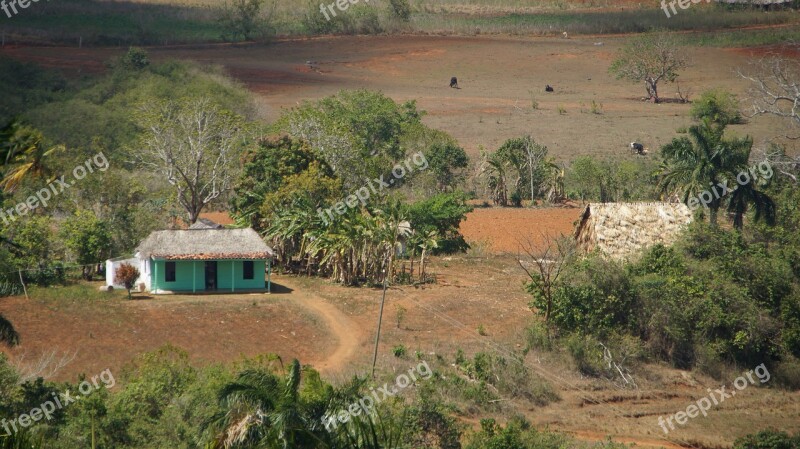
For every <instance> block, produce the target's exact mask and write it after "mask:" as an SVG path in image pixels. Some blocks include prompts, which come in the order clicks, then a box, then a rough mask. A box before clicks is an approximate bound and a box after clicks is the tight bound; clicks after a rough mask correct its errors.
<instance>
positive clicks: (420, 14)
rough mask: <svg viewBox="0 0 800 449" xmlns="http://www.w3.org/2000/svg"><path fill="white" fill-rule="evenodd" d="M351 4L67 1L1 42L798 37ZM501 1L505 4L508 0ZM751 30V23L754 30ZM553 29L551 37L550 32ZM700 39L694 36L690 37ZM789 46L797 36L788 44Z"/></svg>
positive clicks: (744, 16)
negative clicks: (656, 34) (333, 12)
mask: <svg viewBox="0 0 800 449" xmlns="http://www.w3.org/2000/svg"><path fill="white" fill-rule="evenodd" d="M364 3H366V2H363V3H360V4H354V5H352V6H351V7H350V8H349V9H348V10H347V12H346V13H345V14H338V15H337V17H333V18H331V20H330V21H329V20H326V19H325V17H324V16H323V15H322V13H321V12H320V8H319V4H320V2H312V1H298V2H271V1H270V2H267V1H254V0H235V1H229V2H225V3H220V2H211V1H207V0H192V1H191V2H182V3H180V4H172V5H165V4H161V3H140V4H136V5H113V4H100V5H97V4H95V3H94V2H90V1H88V0H72V1H70V2H67V3H66V4H55V3H54V4H48V5H47V6H46V7H43V6H41V5H40V6H39V8H37V9H36V14H24V15H23V14H20V15H18V16H15V17H14V20H13V21H8V22H9V23H7V24H6V27H7V30H8V31H9V32H8V34H7V36H6V42H7V43H9V42H15V43H16V42H20V41H22V42H29V41H35V42H40V41H41V40H42V39H45V40H47V41H49V42H57V43H64V44H70V45H74V44H76V43H78V42H79V41H80V42H81V43H82V44H83V45H107V46H110V45H114V46H127V45H164V44H176V43H204V42H222V41H228V42H237V41H241V40H243V39H244V40H250V39H254V40H265V39H268V38H269V37H270V36H274V35H278V36H286V35H309V34H330V33H336V34H376V33H383V32H390V33H405V32H408V31H415V32H420V33H448V34H456V35H472V34H475V33H476V32H482V33H488V34H497V33H503V34H514V35H555V34H560V32H561V31H567V32H569V33H570V34H578V33H580V34H617V33H641V32H646V31H650V30H653V29H658V28H665V27H666V28H667V29H669V30H686V31H693V32H697V31H712V32H713V33H705V34H703V35H702V36H701V37H700V40H701V42H703V43H706V44H712V45H720V44H721V45H727V46H740V45H742V44H748V45H763V44H769V43H777V42H784V41H786V40H789V39H791V38H792V37H795V38H796V30H792V29H789V30H786V29H780V30H770V29H767V30H763V29H762V30H759V29H756V30H734V31H727V32H726V31H723V32H719V30H730V29H735V28H743V27H754V26H755V25H781V24H793V23H794V24H796V23H797V20H796V17H794V16H793V14H792V11H772V12H770V13H769V14H761V11H759V10H758V9H751V8H741V9H738V10H728V11H722V10H721V9H722V7H720V8H702V9H698V10H693V11H692V13H691V14H679V15H677V16H674V17H672V18H671V19H670V20H664V12H663V11H662V10H661V8H659V7H657V6H655V5H653V7H637V8H625V9H624V10H618V9H617V8H611V7H609V6H611V5H607V4H606V3H608V2H605V1H599V2H595V3H593V4H592V5H591V7H594V8H596V10H594V11H591V10H590V11H586V10H585V9H583V8H581V10H579V11H573V10H572V9H574V8H575V7H576V5H574V4H572V3H568V2H566V3H565V2H560V1H557V0H550V1H548V2H544V3H543V4H542V7H543V8H545V12H544V13H542V12H539V11H530V10H526V9H525V8H524V7H523V8H516V6H527V5H518V4H517V3H518V2H510V3H511V4H512V5H514V6H515V12H509V8H508V7H507V5H504V4H503V3H502V2H501V3H498V2H488V1H482V2H480V3H476V4H475V5H476V6H479V7H477V8H474V9H472V10H467V11H465V10H464V9H463V8H459V6H458V5H457V4H453V2H451V1H437V2H428V3H421V4H419V5H417V4H414V5H413V7H412V6H411V4H412V3H414V2H408V1H407V0H392V1H389V2H385V3H384V4H383V5H381V6H377V5H373V4H368V5H367V4H364ZM506 3H509V2H506ZM756 28H757V27H756ZM556 30H558V31H556ZM690 39H692V40H694V41H697V40H698V38H697V36H695V34H694V33H692V35H691V38H690ZM795 40H797V39H795Z"/></svg>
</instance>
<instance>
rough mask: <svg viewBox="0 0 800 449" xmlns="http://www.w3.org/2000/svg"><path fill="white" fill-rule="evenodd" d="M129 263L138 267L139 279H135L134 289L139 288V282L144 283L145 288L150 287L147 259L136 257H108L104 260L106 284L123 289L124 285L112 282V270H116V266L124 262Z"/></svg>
mask: <svg viewBox="0 0 800 449" xmlns="http://www.w3.org/2000/svg"><path fill="white" fill-rule="evenodd" d="M124 263H127V264H130V265H133V266H134V267H136V268H138V269H139V279H137V280H136V286H135V287H134V290H136V289H138V288H139V284H141V283H144V284H145V289H146V290H149V289H150V270H149V265H150V264H149V263H148V261H147V260H140V259H139V258H137V257H133V258H131V259H113V260H112V259H109V260H107V261H106V285H107V286H109V285H110V286H113V287H114V288H119V289H125V286H124V285H120V284H115V283H114V272H116V270H117V268H118V267H119V266H120V265H122V264H124Z"/></svg>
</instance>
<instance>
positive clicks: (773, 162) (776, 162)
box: [756, 144, 800, 184]
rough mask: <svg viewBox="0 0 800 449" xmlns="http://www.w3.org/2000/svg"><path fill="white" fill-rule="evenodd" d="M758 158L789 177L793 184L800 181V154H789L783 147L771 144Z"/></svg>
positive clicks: (760, 161)
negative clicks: (792, 155) (793, 155)
mask: <svg viewBox="0 0 800 449" xmlns="http://www.w3.org/2000/svg"><path fill="white" fill-rule="evenodd" d="M756 160H757V161H758V162H759V163H764V164H767V165H766V166H767V167H770V169H772V170H774V171H777V172H778V173H780V174H781V175H783V176H785V177H787V178H789V179H790V180H791V182H792V183H793V184H798V183H800V156H795V157H791V156H788V155H787V154H786V150H785V149H784V148H783V147H781V146H778V145H774V144H773V145H770V146H769V148H767V149H766V150H763V151H761V152H760V155H759V156H758V157H757V159H756Z"/></svg>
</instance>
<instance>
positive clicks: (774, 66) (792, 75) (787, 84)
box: [739, 56, 800, 139]
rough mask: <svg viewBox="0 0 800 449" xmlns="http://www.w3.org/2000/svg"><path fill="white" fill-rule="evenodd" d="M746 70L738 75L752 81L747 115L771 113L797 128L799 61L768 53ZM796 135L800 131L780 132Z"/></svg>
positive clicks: (799, 84) (799, 81) (798, 122)
mask: <svg viewBox="0 0 800 449" xmlns="http://www.w3.org/2000/svg"><path fill="white" fill-rule="evenodd" d="M754 66H755V67H754V70H752V71H751V72H750V73H743V72H742V71H741V70H740V71H739V76H741V77H742V78H744V79H746V80H748V81H750V82H751V83H752V85H751V88H750V91H749V94H750V99H751V100H752V107H751V109H750V113H749V114H748V115H749V116H750V117H754V116H757V115H773V116H777V117H782V118H785V119H787V120H788V121H789V125H790V126H791V127H792V128H793V129H794V130H795V131H796V130H797V129H798V128H800V62H799V61H797V60H791V59H788V58H785V57H781V56H768V57H766V58H763V59H760V60H759V61H757V62H756V63H754ZM784 137H786V138H788V139H800V135H794V136H790V135H787V136H784Z"/></svg>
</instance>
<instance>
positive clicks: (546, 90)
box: [544, 84, 553, 92]
mask: <svg viewBox="0 0 800 449" xmlns="http://www.w3.org/2000/svg"><path fill="white" fill-rule="evenodd" d="M544 91H545V92H552V91H553V86H551V85H549V84H548V85H546V86H544Z"/></svg>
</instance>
